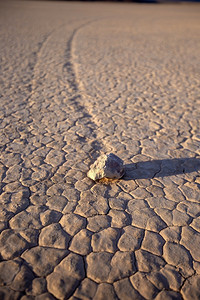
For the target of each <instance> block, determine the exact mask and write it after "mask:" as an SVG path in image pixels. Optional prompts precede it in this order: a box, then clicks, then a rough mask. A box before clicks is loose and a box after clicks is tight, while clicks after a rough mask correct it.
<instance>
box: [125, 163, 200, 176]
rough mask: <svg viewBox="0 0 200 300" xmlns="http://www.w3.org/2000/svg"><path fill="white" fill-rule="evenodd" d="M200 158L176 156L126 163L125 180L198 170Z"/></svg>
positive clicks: (199, 168)
mask: <svg viewBox="0 0 200 300" xmlns="http://www.w3.org/2000/svg"><path fill="white" fill-rule="evenodd" d="M199 170H200V158H174V159H163V160H150V161H143V162H138V163H132V164H127V165H125V175H124V177H123V179H124V180H133V179H152V178H156V177H165V176H172V175H177V174H184V173H191V172H198V171H199Z"/></svg>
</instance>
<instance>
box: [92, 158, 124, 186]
mask: <svg viewBox="0 0 200 300" xmlns="http://www.w3.org/2000/svg"><path fill="white" fill-rule="evenodd" d="M124 173H125V171H124V166H123V161H122V160H121V159H120V158H119V157H117V156H116V155H115V154H113V153H110V154H103V155H101V156H99V158H98V159H97V160H96V161H95V162H94V163H93V164H92V165H91V166H90V170H89V171H88V173H87V176H88V177H89V178H91V179H92V180H98V179H102V178H110V179H119V178H121V177H122V176H123V175H124Z"/></svg>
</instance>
